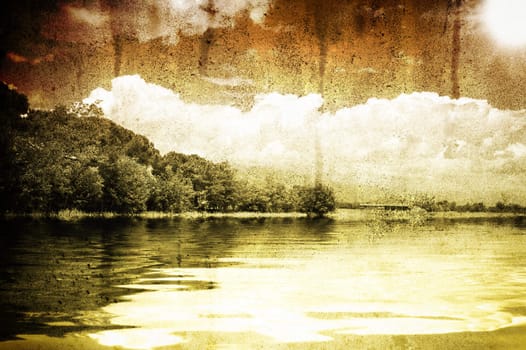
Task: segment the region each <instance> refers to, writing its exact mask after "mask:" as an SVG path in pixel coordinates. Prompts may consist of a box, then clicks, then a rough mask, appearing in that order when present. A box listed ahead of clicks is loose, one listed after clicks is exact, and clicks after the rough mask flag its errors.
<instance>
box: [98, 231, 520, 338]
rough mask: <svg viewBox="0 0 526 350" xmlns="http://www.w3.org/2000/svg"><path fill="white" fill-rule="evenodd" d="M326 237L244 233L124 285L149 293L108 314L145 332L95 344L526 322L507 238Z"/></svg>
mask: <svg viewBox="0 0 526 350" xmlns="http://www.w3.org/2000/svg"><path fill="white" fill-rule="evenodd" d="M323 227H325V228H326V227H329V228H331V230H328V231H327V232H325V238H324V239H320V237H319V236H318V237H316V238H314V237H311V239H313V240H314V241H315V242H316V244H315V245H311V246H310V245H309V237H308V236H307V237H306V238H305V237H303V238H302V239H300V238H299V237H296V236H295V232H292V233H291V234H284V235H282V234H279V233H276V231H277V232H279V231H280V227H279V225H278V227H276V228H275V231H274V230H272V231H268V232H267V231H265V230H263V231H260V230H256V232H257V235H254V234H253V232H250V230H249V231H247V232H237V234H236V235H234V236H233V237H231V238H232V240H233V241H235V240H242V241H244V244H243V243H240V244H237V245H236V249H235V250H234V249H232V250H230V251H229V252H223V254H222V255H223V256H225V257H223V258H221V257H219V258H217V260H216V263H217V264H216V265H215V266H212V268H210V266H207V267H193V266H188V267H186V268H161V269H153V270H152V271H150V272H149V273H147V274H144V275H143V277H142V278H141V279H140V280H139V281H137V283H135V284H133V285H126V286H123V287H126V288H137V289H141V290H145V291H144V292H141V293H137V294H131V295H129V296H127V297H126V298H125V300H126V301H127V302H125V303H114V304H111V305H108V306H107V307H105V308H104V311H106V312H108V313H110V314H112V315H114V318H113V319H112V321H111V322H112V323H113V324H115V325H125V326H133V327H137V328H133V329H126V330H110V331H103V332H98V333H94V334H92V335H91V337H92V338H94V339H96V340H98V341H99V342H100V343H101V344H103V345H121V346H124V347H129V348H133V347H136V346H137V347H138V348H139V347H144V348H148V347H151V346H164V345H174V344H179V343H182V342H185V341H187V339H186V338H185V336H184V334H187V333H189V332H190V333H196V332H197V333H203V334H208V333H210V332H212V333H214V332H218V333H225V332H226V333H229V332H231V333H249V334H250V333H256V334H258V335H260V336H263V337H265V338H267V339H268V341H271V342H277V343H294V342H319V341H331V340H332V339H333V337H334V336H335V335H337V334H359V335H367V334H438V333H453V332H465V331H468V332H479V331H492V330H496V329H499V328H503V327H509V326H512V325H517V324H523V323H526V316H525V314H524V313H523V312H521V311H520V310H522V311H524V307H525V306H526V300H525V298H524V294H523V291H524V288H525V287H526V273H525V270H524V269H523V268H524V267H525V265H524V263H525V262H524V260H523V259H521V258H520V256H521V255H520V254H522V253H521V252H522V250H523V249H524V248H523V247H524V246H523V245H522V246H520V247H519V246H518V245H516V244H518V243H521V244H523V243H525V242H524V239H522V238H521V239H519V240H520V242H515V244H514V245H511V246H510V245H509V243H510V242H509V237H510V236H509V228H502V227H498V226H492V225H489V226H488V225H479V226H477V227H476V228H477V229H476V230H474V228H473V227H472V226H470V225H465V224H462V223H461V224H459V225H456V226H455V230H452V231H447V228H442V234H441V235H440V236H438V235H436V233H437V232H436V231H431V232H430V231H429V228H424V229H421V230H420V231H419V232H414V231H413V232H411V231H406V232H405V234H404V235H396V236H390V237H388V236H385V237H384V240H383V241H382V242H381V244H371V242H370V241H368V240H366V239H364V237H363V236H364V235H363V229H364V227H363V226H358V227H355V226H354V225H353V224H340V225H336V224H334V223H326V225H324V226H323ZM253 229H254V228H253ZM355 230H357V231H358V232H360V231H361V232H362V237H360V236H355V232H354V231H355ZM444 230H445V231H446V232H444ZM286 231H288V230H286ZM300 231H301V230H300ZM397 232H398V231H397ZM481 233H483V234H484V235H483V236H482V237H481V236H480V234H481ZM322 237H323V235H322ZM281 238H283V239H284V240H285V241H286V244H283V242H281ZM295 239H297V241H296V245H298V243H299V242H301V244H299V247H298V246H297V247H294V246H295V244H294V240H295ZM318 240H322V241H323V240H324V243H326V244H319V243H323V242H317V241H318ZM305 241H306V242H305ZM310 243H311V244H312V241H311V242H310ZM342 243H343V244H342ZM298 248H300V249H298ZM229 265H230V266H229ZM521 268H522V269H521ZM117 339H118V340H117ZM152 339H156V340H155V341H156V343H155V345H152V344H151V341H152ZM137 344H141V345H140V346H139V345H137Z"/></svg>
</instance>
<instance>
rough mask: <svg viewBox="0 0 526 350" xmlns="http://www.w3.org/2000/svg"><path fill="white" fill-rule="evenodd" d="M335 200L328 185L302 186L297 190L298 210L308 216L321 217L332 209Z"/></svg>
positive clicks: (334, 205)
mask: <svg viewBox="0 0 526 350" xmlns="http://www.w3.org/2000/svg"><path fill="white" fill-rule="evenodd" d="M335 207H336V200H335V198H334V193H333V191H332V189H331V188H330V187H328V186H323V185H316V186H314V187H302V188H300V189H299V191H298V210H299V211H300V212H301V213H307V215H309V216H314V217H323V216H325V214H327V213H329V212H331V211H334V209H335Z"/></svg>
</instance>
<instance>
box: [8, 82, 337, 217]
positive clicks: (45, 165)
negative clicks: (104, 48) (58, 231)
mask: <svg viewBox="0 0 526 350" xmlns="http://www.w3.org/2000/svg"><path fill="white" fill-rule="evenodd" d="M0 100H1V101H0V104H1V107H2V110H1V115H0V117H1V119H2V122H3V125H4V130H3V131H2V133H1V135H2V137H1V139H0V152H1V156H2V157H1V160H0V161H1V164H0V166H1V174H0V191H1V198H2V201H1V203H0V205H1V207H0V211H1V212H18V213H32V212H45V213H52V212H58V211H60V210H63V209H78V210H82V211H86V212H117V213H138V212H142V211H145V210H153V211H163V212H183V211H190V210H198V211H208V212H228V211H258V212H288V211H303V212H306V213H310V214H315V215H317V216H320V215H324V214H326V213H327V212H328V211H330V210H333V209H334V196H333V195H332V192H330V191H329V192H327V189H326V188H323V189H321V188H312V189H309V188H300V187H290V186H289V187H287V186H285V185H284V184H282V183H276V182H274V181H267V182H266V183H264V184H258V185H254V184H250V183H248V182H245V181H241V180H240V179H238V178H237V177H236V172H235V171H234V169H233V168H232V167H231V166H230V165H229V164H228V163H224V162H223V163H213V162H210V161H208V160H206V159H204V158H202V157H199V156H197V155H184V154H179V153H175V152H171V153H168V154H166V155H164V156H162V155H160V153H159V152H158V151H157V150H156V149H155V147H154V146H153V144H152V143H151V142H150V141H149V140H148V139H147V138H145V137H144V136H140V135H137V134H135V133H133V132H132V131H130V130H127V129H124V128H123V127H120V126H118V125H117V124H115V123H113V122H111V121H110V120H108V119H105V118H103V114H102V111H101V110H100V109H99V108H97V107H96V106H94V105H84V104H80V103H77V104H74V105H72V106H69V107H63V106H60V107H57V108H55V109H54V110H49V111H47V110H46V111H42V110H31V109H29V105H28V103H27V98H26V97H25V96H23V95H20V94H18V93H17V92H16V91H15V90H12V89H10V88H9V87H8V86H6V85H5V84H2V86H0ZM324 201H328V202H327V203H324Z"/></svg>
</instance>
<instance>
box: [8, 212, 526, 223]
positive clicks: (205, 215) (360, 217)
mask: <svg viewBox="0 0 526 350" xmlns="http://www.w3.org/2000/svg"><path fill="white" fill-rule="evenodd" d="M0 217H1V218H2V219H21V218H22V219H23V218H27V219H54V220H60V221H76V220H82V219H90V218H92V219H115V218H139V219H209V218H212V219H214V218H217V219H221V218H230V219H265V218H270V219H272V218H283V219H301V218H302V219H306V218H309V216H308V215H307V214H305V213H300V212H281V213H267V212H212V213H211V212H197V211H191V212H182V213H170V212H154V211H145V212H141V213H134V214H126V213H113V212H95V213H87V212H82V211H79V210H62V211H60V212H58V213H29V214H20V213H4V214H1V215H0ZM516 217H526V214H525V213H508V212H503V213H497V212H457V211H444V212H426V211H424V210H409V211H389V210H374V209H336V210H335V211H334V212H332V213H329V214H327V215H326V216H324V217H322V218H321V219H329V220H335V221H370V220H387V221H406V220H409V221H412V219H415V218H417V219H419V222H423V221H432V220H444V219H445V220H455V219H498V218H516ZM316 219H319V218H313V220H316Z"/></svg>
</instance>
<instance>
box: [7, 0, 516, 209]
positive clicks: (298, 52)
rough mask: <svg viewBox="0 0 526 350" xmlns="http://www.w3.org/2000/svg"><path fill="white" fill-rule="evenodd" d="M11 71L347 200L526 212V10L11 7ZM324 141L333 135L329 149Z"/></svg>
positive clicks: (511, 0) (283, 3) (200, 149)
mask: <svg viewBox="0 0 526 350" xmlns="http://www.w3.org/2000/svg"><path fill="white" fill-rule="evenodd" d="M5 7H6V8H7V11H3V12H2V15H0V16H2V20H1V24H0V35H1V38H2V40H1V42H2V48H1V49H2V50H1V54H2V59H1V66H0V78H1V79H2V80H3V81H5V82H7V83H9V84H12V85H13V86H16V87H17V89H18V90H19V91H20V92H22V93H24V94H26V95H27V96H28V97H29V101H30V103H31V105H32V106H33V107H35V108H52V107H53V106H55V105H57V104H68V103H71V102H73V101H79V100H85V101H87V102H94V101H98V103H100V104H101V106H102V107H103V109H104V111H105V113H106V116H107V117H108V118H110V119H112V120H114V121H116V122H118V123H119V124H121V125H123V126H125V127H127V128H130V129H132V130H134V131H136V132H138V133H141V134H144V135H146V136H147V137H149V138H150V139H151V140H152V141H153V142H154V144H155V145H156V147H158V148H159V149H160V150H161V152H163V153H166V152H168V151H172V150H173V151H178V152H184V153H197V154H199V155H201V156H204V157H206V158H209V159H212V160H217V161H220V160H227V161H229V162H231V163H233V164H235V165H237V166H244V165H259V166H271V167H273V168H277V169H282V170H284V171H290V172H292V171H294V172H296V173H304V174H311V175H312V172H313V170H312V169H313V167H314V165H315V163H316V162H315V161H313V159H314V158H321V159H322V162H321V164H322V170H321V172H322V174H323V178H324V179H325V181H329V182H331V183H335V184H338V186H339V187H338V188H344V187H345V188H346V191H342V193H343V192H345V193H347V195H346V196H347V199H349V200H358V201H362V200H366V199H368V198H370V197H374V196H376V197H381V196H382V194H385V193H392V192H394V193H409V192H417V191H425V192H428V193H432V194H436V195H437V197H445V198H447V199H457V200H459V201H464V200H472V201H478V200H485V201H489V202H492V201H497V200H504V201H516V202H521V203H525V204H526V196H525V193H524V191H525V190H523V189H522V187H523V186H522V184H523V183H524V180H526V176H525V174H526V173H525V170H526V140H525V138H526V136H525V135H526V133H525V131H526V130H525V129H526V94H525V93H524V90H525V87H526V85H525V83H524V82H525V81H526V22H524V21H523V18H524V14H525V12H526V3H524V2H523V1H521V0H434V1H431V0H354V1H353V0H347V1H343V0H338V1H337V0H192V1H190V0H147V1H139V0H127V1H117V0H84V1H38V2H35V1H29V0H26V1H16V2H15V1H8V2H6V5H5ZM314 140H319V145H318V146H317V144H316V142H315V141H314Z"/></svg>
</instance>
